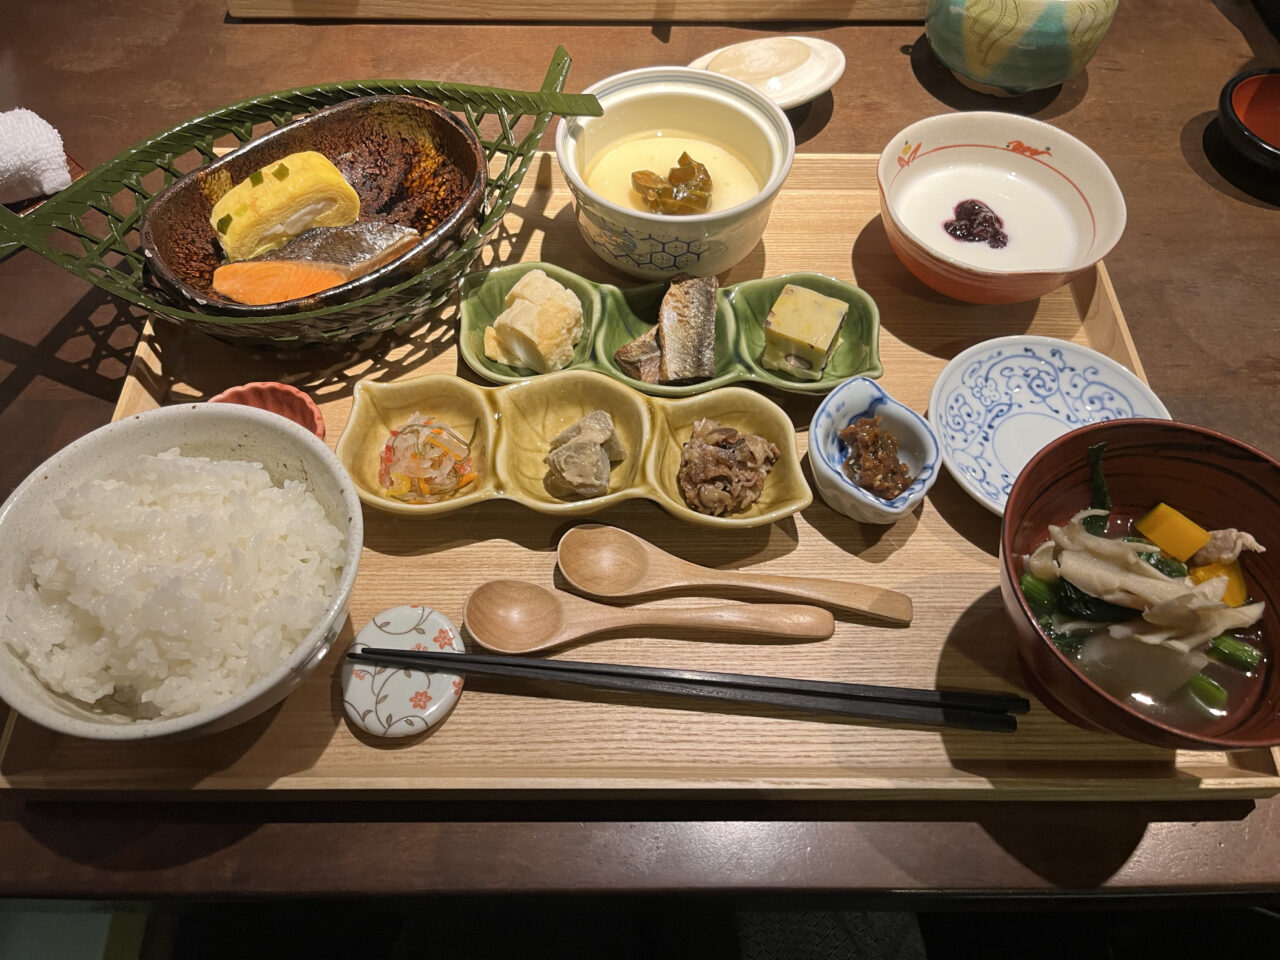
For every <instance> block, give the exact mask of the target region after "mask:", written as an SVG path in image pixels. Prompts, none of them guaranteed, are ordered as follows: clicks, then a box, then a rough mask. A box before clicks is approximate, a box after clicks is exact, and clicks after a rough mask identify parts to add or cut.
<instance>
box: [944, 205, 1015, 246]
mask: <svg viewBox="0 0 1280 960" xmlns="http://www.w3.org/2000/svg"><path fill="white" fill-rule="evenodd" d="M942 229H943V230H945V231H947V233H949V234H951V236H953V237H955V238H956V239H957V240H964V241H965V242H967V243H985V244H986V245H987V246H989V247H991V248H992V249H993V250H999V249H1000V248H1001V247H1004V246H1007V245H1008V243H1009V235H1008V234H1007V233H1005V232H1004V221H1003V220H1001V219H1000V218H999V217H997V216H996V214H995V211H994V210H992V209H991V208H990V207H988V206H987V205H986V204H985V203H983V202H982V201H981V200H961V201H960V202H959V203H957V204H956V218H955V219H954V220H948V221H947V222H946V223H944V224H943V225H942Z"/></svg>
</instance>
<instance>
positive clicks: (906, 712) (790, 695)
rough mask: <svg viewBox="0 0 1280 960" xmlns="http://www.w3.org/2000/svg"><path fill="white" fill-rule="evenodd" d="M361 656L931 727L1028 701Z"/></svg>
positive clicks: (377, 652) (999, 724) (994, 722)
mask: <svg viewBox="0 0 1280 960" xmlns="http://www.w3.org/2000/svg"><path fill="white" fill-rule="evenodd" d="M347 657H348V659H351V660H356V661H359V662H361V663H372V664H382V665H384V666H391V667H399V668H404V669H409V670H415V669H416V670H421V669H439V670H446V671H449V672H451V673H474V674H483V675H486V676H496V677H507V678H511V679H517V680H550V681H557V682H561V683H575V684H580V685H584V686H590V687H596V688H600V689H605V690H618V691H622V692H625V693H639V694H661V695H664V696H677V697H696V698H701V699H710V700H721V701H727V702H731V703H742V704H755V705H760V706H771V707H780V708H783V709H788V710H799V711H806V712H811V713H830V714H836V715H839V716H843V717H853V718H859V719H865V720H885V721H891V722H898V723H913V724H922V725H925V726H934V727H958V728H963V729H969V730H995V731H1007V732H1011V731H1013V730H1016V729H1017V728H1018V721H1017V719H1016V718H1015V717H1014V716H1013V714H1019V713H1026V712H1027V711H1028V710H1029V709H1030V708H1031V704H1030V703H1029V702H1028V701H1027V700H1026V698H1024V697H1019V696H1017V695H1015V694H1008V693H966V692H959V691H946V690H917V689H912V688H910V687H880V686H872V685H869V684H860V683H838V682H834V681H829V680H801V679H793V678H788V677H766V676H756V675H754V674H741V673H714V672H710V671H705V670H679V669H674V668H667V667H639V666H627V665H624V664H612V663H587V662H582V661H575V660H536V659H529V658H526V657H514V656H497V655H492V654H464V655H459V654H456V653H440V652H434V651H428V650H390V649H385V648H379V647H365V648H364V649H362V650H358V651H353V652H351V653H348V654H347Z"/></svg>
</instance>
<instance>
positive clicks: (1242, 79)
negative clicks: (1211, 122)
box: [1218, 67, 1280, 174]
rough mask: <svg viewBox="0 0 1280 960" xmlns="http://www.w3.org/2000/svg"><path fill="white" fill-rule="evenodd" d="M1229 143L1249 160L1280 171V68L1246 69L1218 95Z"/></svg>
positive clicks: (1219, 115) (1228, 82)
mask: <svg viewBox="0 0 1280 960" xmlns="http://www.w3.org/2000/svg"><path fill="white" fill-rule="evenodd" d="M1218 120H1219V122H1220V124H1221V126H1222V132H1223V133H1224V134H1225V135H1226V138H1227V142H1228V143H1230V144H1231V146H1232V148H1233V149H1234V150H1235V151H1236V153H1238V154H1239V155H1240V156H1242V157H1244V158H1245V159H1246V160H1248V161H1250V162H1252V163H1255V164H1258V165H1260V166H1262V167H1265V168H1266V169H1267V170H1269V171H1271V172H1272V173H1273V174H1277V173H1280V67H1270V68H1262V69H1253V70H1246V71H1244V72H1243V73H1239V74H1237V75H1236V76H1234V77H1232V78H1231V79H1230V80H1228V81H1227V83H1226V86H1224V87H1223V88H1222V93H1221V95H1220V96H1219V97H1218Z"/></svg>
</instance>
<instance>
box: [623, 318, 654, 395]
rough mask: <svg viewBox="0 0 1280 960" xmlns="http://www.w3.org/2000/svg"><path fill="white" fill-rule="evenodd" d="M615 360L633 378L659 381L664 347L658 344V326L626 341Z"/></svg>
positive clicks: (644, 380) (643, 380)
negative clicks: (628, 341)
mask: <svg viewBox="0 0 1280 960" xmlns="http://www.w3.org/2000/svg"><path fill="white" fill-rule="evenodd" d="M613 362H614V363H616V364H617V365H618V369H620V370H621V371H622V372H623V373H625V374H626V375H627V376H628V377H630V378H631V379H632V380H639V381H640V382H641V383H657V382H658V373H659V372H660V369H661V367H662V349H661V348H660V347H659V346H658V328H657V326H652V327H650V328H649V329H648V330H646V331H645V332H644V333H642V334H640V336H638V337H636V338H635V339H634V340H632V341H631V342H630V343H624V344H623V345H622V346H620V347H619V348H618V349H617V350H616V351H615V352H614V354H613Z"/></svg>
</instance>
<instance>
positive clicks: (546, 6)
mask: <svg viewBox="0 0 1280 960" xmlns="http://www.w3.org/2000/svg"><path fill="white" fill-rule="evenodd" d="M927 6H928V4H927V3H926V0H798V2H797V0H792V2H791V3H788V4H787V5H786V8H785V9H779V8H778V7H777V6H776V5H774V4H764V3H761V4H745V3H743V2H742V0H613V2H609V3H606V2H595V3H566V2H565V0H484V2H483V3H445V2H443V0H356V2H355V3H352V2H351V0H227V13H229V14H230V15H231V16H233V17H244V18H245V19H249V20H251V19H255V18H259V19H261V18H270V19H273V20H335V19H339V20H557V21H561V22H563V21H573V20H629V21H642V22H647V21H667V20H676V21H697V20H720V21H727V22H734V23H740V22H742V21H744V20H779V19H785V20H809V21H819V20H831V21H840V20H847V21H853V20H923V19H924V14H925V9H926V7H927Z"/></svg>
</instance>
